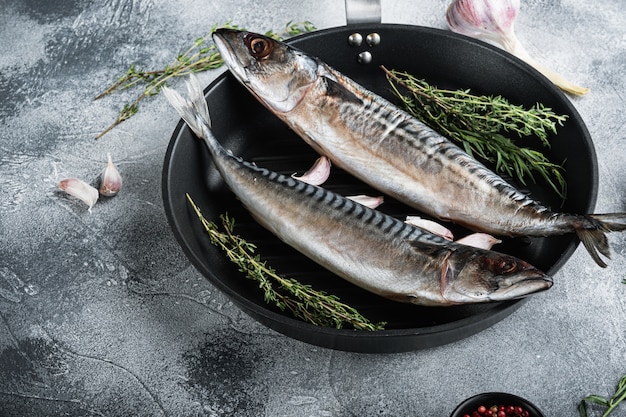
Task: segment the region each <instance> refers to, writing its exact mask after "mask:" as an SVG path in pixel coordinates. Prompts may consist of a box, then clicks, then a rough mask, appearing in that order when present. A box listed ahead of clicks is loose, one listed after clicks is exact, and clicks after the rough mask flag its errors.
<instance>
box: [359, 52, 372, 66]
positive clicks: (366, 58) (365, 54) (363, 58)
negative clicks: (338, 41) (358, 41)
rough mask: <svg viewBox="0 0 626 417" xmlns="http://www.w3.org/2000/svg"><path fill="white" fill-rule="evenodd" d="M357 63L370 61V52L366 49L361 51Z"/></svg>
mask: <svg viewBox="0 0 626 417" xmlns="http://www.w3.org/2000/svg"><path fill="white" fill-rule="evenodd" d="M358 61H359V64H369V63H370V62H372V54H370V53H369V52H368V51H364V52H361V53H360V54H359V57H358Z"/></svg>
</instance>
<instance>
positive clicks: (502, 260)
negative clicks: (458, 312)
mask: <svg viewBox="0 0 626 417" xmlns="http://www.w3.org/2000/svg"><path fill="white" fill-rule="evenodd" d="M188 89H189V96H190V98H189V99H185V98H183V97H182V96H180V95H179V94H178V93H176V92H175V91H173V90H170V89H168V88H164V93H165V95H166V97H167V99H168V100H169V101H170V103H171V104H172V106H173V107H174V108H175V109H176V111H177V112H178V113H179V114H180V115H181V117H182V118H183V119H184V120H185V121H186V122H187V124H188V125H189V127H190V128H191V129H192V130H193V132H194V133H195V134H196V135H197V136H198V137H200V138H202V139H203V140H204V143H205V144H206V147H207V148H208V151H209V153H210V155H211V157H212V159H213V161H214V163H215V166H216V167H217V169H218V171H219V172H220V174H221V176H222V178H223V179H224V181H225V183H226V184H227V185H228V186H229V187H230V189H231V190H232V191H233V193H234V194H235V195H236V196H237V198H238V199H239V200H240V201H241V202H242V203H243V205H244V206H245V207H246V208H247V209H248V211H249V212H250V213H251V214H252V216H253V217H254V218H255V219H256V220H257V221H258V222H259V223H260V224H261V225H262V226H264V227H265V228H267V229H268V230H270V231H271V232H272V233H273V234H275V235H276V236H277V237H278V238H280V239H281V240H283V241H284V242H286V243H287V244H289V245H290V246H292V247H293V248H295V249H296V250H298V251H299V252H301V253H302V254H304V255H305V256H307V257H309V258H311V259H312V260H313V261H315V262H317V263H319V264H320V265H322V266H323V267H325V268H326V269H328V270H330V271H332V272H333V273H335V274H337V275H338V276H340V277H342V278H344V279H346V280H348V281H350V282H352V283H354V284H355V285H358V286H360V287H362V288H364V289H366V290H369V291H371V292H373V293H375V294H379V295H381V296H383V297H386V298H389V299H393V300H398V301H403V302H410V303H415V304H422V305H431V306H447V305H454V304H461V303H475V302H485V301H500V300H508V299H515V298H519V297H524V296H526V295H528V294H531V293H534V292H537V291H541V290H545V289H547V288H550V286H551V285H552V279H551V278H550V277H548V276H547V275H545V274H544V273H542V272H540V271H539V270H537V269H536V268H534V267H533V266H531V265H529V264H528V263H526V262H524V261H522V260H519V259H516V258H514V257H512V256H509V255H504V254H500V253H497V252H493V251H488V250H484V249H479V248H474V247H471V246H467V245H462V244H458V243H454V242H450V241H448V240H446V239H444V238H442V237H439V236H436V235H434V234H432V233H429V232H426V231H425V230H422V229H420V228H417V227H415V226H412V225H410V224H407V223H405V222H402V221H401V220H399V219H396V218H394V217H391V216H388V215H385V214H383V213H381V212H379V211H376V210H374V209H370V208H368V207H366V206H363V205H361V204H359V203H357V202H354V201H352V200H350V199H348V198H345V197H342V196H341V195H338V194H336V193H333V192H331V191H328V190H325V189H323V188H320V187H317V186H314V185H311V184H307V183H305V182H302V181H300V180H297V179H295V178H292V177H290V176H286V175H282V174H279V173H276V172H273V171H269V170H267V169H264V168H261V167H258V166H256V165H255V164H252V163H249V162H246V161H244V160H242V159H241V158H239V157H237V156H234V155H232V154H231V153H229V152H228V151H226V150H225V149H224V148H223V147H222V146H221V145H220V144H219V142H218V141H217V139H216V138H215V137H214V135H213V133H212V131H211V128H210V119H209V112H208V108H207V103H206V101H205V100H204V95H203V94H202V89H201V88H200V86H199V84H198V82H197V80H196V79H195V78H194V77H191V81H190V82H189V84H188Z"/></svg>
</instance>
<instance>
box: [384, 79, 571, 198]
mask: <svg viewBox="0 0 626 417" xmlns="http://www.w3.org/2000/svg"><path fill="white" fill-rule="evenodd" d="M383 70H384V71H385V73H386V75H387V79H388V80H389V82H390V84H391V86H392V90H393V92H394V94H395V95H396V96H397V97H398V98H399V99H400V100H401V101H402V104H403V106H404V108H405V110H407V111H408V112H409V113H410V114H412V115H413V116H415V117H417V118H418V119H420V120H422V121H423V122H424V123H426V124H427V125H429V126H430V127H431V128H433V129H435V130H437V131H438V132H439V133H441V134H443V135H445V136H447V137H449V138H450V139H453V140H455V141H457V142H458V143H460V144H461V145H462V146H463V148H464V149H465V151H466V152H467V153H468V154H470V155H472V156H479V157H481V158H483V159H485V160H487V161H489V162H491V163H494V164H495V166H496V171H497V172H499V173H505V174H507V175H509V176H511V177H514V178H517V179H518V180H519V181H520V182H521V183H522V184H524V185H525V184H526V180H527V179H528V178H530V179H531V180H532V181H533V182H535V178H534V175H533V174H534V173H538V174H539V175H540V176H541V177H543V178H544V179H545V181H546V182H547V183H548V184H549V185H550V186H551V187H552V188H553V189H554V190H555V191H556V192H557V193H558V194H559V196H560V197H561V198H565V194H566V182H565V179H564V178H563V167H562V166H561V165H558V164H555V163H553V162H551V161H549V160H548V158H546V156H545V155H544V154H542V153H541V152H539V151H536V150H534V149H530V148H525V147H520V146H518V145H516V144H515V143H514V142H513V141H512V140H511V139H509V138H508V137H506V136H504V135H503V132H510V133H513V134H515V135H516V136H518V137H520V138H521V137H527V136H533V135H534V136H536V137H538V138H539V139H540V140H541V142H542V143H543V144H544V145H545V146H546V147H550V142H549V141H548V135H549V133H550V132H552V133H556V128H557V126H558V125H563V123H564V122H565V120H566V119H567V116H566V115H557V114H555V113H554V112H553V111H552V110H551V109H550V108H547V107H544V106H543V105H541V104H539V103H538V104H537V105H535V106H534V107H531V108H530V109H526V108H524V107H522V106H518V105H514V104H511V103H510V102H509V101H508V100H506V99H505V98H504V97H502V96H478V95H475V94H472V93H471V92H470V91H469V90H444V89H439V88H436V87H434V86H432V85H430V84H428V83H427V82H426V81H424V80H421V79H418V78H415V77H413V76H412V75H410V74H407V73H405V72H398V71H393V70H388V69H386V68H383ZM399 87H402V88H403V89H405V90H407V91H408V94H407V93H403V92H401V91H400V88H399Z"/></svg>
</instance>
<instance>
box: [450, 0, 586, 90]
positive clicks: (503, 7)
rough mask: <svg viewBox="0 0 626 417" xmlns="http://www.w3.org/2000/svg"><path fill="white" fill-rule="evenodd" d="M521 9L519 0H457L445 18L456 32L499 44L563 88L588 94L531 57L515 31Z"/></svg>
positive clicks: (451, 5) (582, 88)
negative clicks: (516, 19) (516, 20)
mask: <svg viewBox="0 0 626 417" xmlns="http://www.w3.org/2000/svg"><path fill="white" fill-rule="evenodd" d="M519 8H520V0H454V1H453V2H452V3H451V4H450V6H448V10H447V12H446V20H447V22H448V26H449V27H450V29H451V30H452V31H453V32H457V33H460V34H463V35H466V36H471V37H473V38H476V39H482V40H489V41H493V42H496V43H499V44H500V45H502V47H503V48H504V49H505V50H506V51H508V52H510V53H511V54H513V55H515V56H517V57H518V58H520V59H521V60H523V61H525V62H526V63H528V64H529V65H531V66H533V67H534V68H535V69H536V70H537V71H539V72H541V73H542V74H543V75H544V76H546V77H547V78H548V79H549V80H550V81H552V82H553V83H554V84H555V85H556V86H557V87H559V88H560V89H562V90H563V91H566V92H568V93H571V94H575V95H584V94H587V93H588V92H589V89H588V88H584V87H580V86H578V85H576V84H574V83H572V82H570V81H568V80H567V79H565V77H563V76H562V75H560V74H557V73H556V72H554V71H552V70H550V69H548V68H547V67H545V66H544V65H542V64H541V63H539V62H537V61H536V60H535V59H534V58H532V57H531V56H530V54H529V53H528V52H527V51H526V49H525V48H524V47H523V46H522V44H521V43H520V42H519V40H518V39H517V37H516V36H515V31H514V23H515V18H516V17H517V14H518V12H519Z"/></svg>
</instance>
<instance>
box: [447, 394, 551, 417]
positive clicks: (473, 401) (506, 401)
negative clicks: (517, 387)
mask: <svg viewBox="0 0 626 417" xmlns="http://www.w3.org/2000/svg"><path fill="white" fill-rule="evenodd" d="M481 405H483V406H485V407H487V408H490V407H492V406H494V405H497V406H500V405H504V406H509V405H512V406H514V407H515V406H521V407H522V408H523V409H524V410H527V411H528V413H529V416H528V417H545V415H544V414H543V413H542V412H541V410H539V409H538V408H537V406H536V405H534V404H533V403H531V402H530V401H528V400H526V399H524V398H522V397H518V396H517V395H514V394H508V393H505V392H484V393H482V394H477V395H474V396H473V397H470V398H468V399H466V400H464V401H463V402H462V403H461V404H459V405H458V406H457V407H456V408H455V409H454V411H453V412H452V414H450V417H463V416H465V415H466V414H468V415H470V416H471V415H472V412H474V411H476V410H477V409H478V407H480V406H481Z"/></svg>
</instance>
